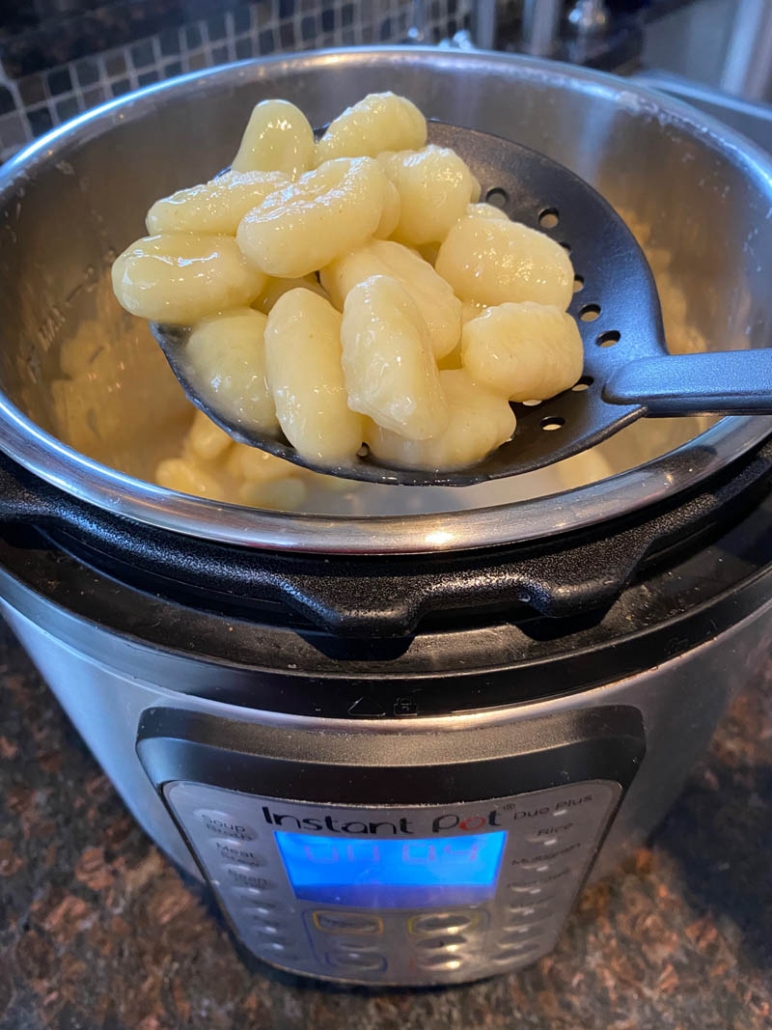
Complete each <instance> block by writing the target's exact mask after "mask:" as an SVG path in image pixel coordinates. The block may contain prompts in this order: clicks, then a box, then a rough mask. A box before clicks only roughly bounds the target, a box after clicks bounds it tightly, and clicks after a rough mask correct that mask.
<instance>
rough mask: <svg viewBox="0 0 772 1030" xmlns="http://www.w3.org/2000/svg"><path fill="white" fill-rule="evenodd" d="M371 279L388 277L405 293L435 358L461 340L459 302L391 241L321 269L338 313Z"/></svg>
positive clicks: (374, 244)
mask: <svg viewBox="0 0 772 1030" xmlns="http://www.w3.org/2000/svg"><path fill="white" fill-rule="evenodd" d="M374 275H388V276H391V278H392V279H396V280H397V282H399V283H401V285H402V286H403V287H404V288H405V289H406V290H407V292H408V293H409V294H410V296H411V297H412V299H413V300H414V301H415V304H416V307H417V308H418V310H419V311H420V312H421V315H422V316H423V319H424V322H425V323H426V328H427V330H428V333H429V339H430V342H431V345H432V352H433V353H434V356H435V358H437V359H440V358H444V357H445V355H446V354H449V353H450V351H452V350H453V348H454V347H455V346H456V345H457V344H458V342H459V340H460V339H461V301H459V299H458V298H457V297H456V296H454V294H453V290H452V289H451V288H450V286H449V285H448V284H447V283H446V282H445V280H444V279H442V278H440V276H439V275H437V273H436V272H435V271H434V269H433V268H432V266H431V265H430V264H429V263H428V262H427V261H424V260H423V258H421V257H419V255H418V254H416V253H415V251H413V250H409V249H408V248H407V247H403V246H402V245H401V244H399V243H394V242H393V241H391V240H372V241H371V242H370V243H368V244H367V245H366V246H364V247H362V248H361V249H360V250H355V251H353V252H352V253H350V254H346V255H345V256H344V257H342V258H339V259H338V260H337V261H334V262H333V263H332V264H331V265H329V266H328V267H327V268H325V269H322V273H321V280H322V285H323V286H324V287H325V289H326V290H327V292H328V293H329V295H330V299H331V300H332V302H333V304H334V305H335V306H336V307H337V308H338V309H340V310H342V308H343V304H344V301H345V299H346V297H347V296H348V294H349V293H350V292H351V290H352V289H353V288H354V287H355V286H356V285H357V284H358V283H361V282H364V280H365V279H370V278H371V277H372V276H374Z"/></svg>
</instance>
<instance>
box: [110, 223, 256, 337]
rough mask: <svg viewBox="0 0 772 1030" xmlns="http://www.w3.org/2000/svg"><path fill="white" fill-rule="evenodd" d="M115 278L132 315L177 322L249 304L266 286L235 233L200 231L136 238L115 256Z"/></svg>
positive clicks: (186, 322) (118, 294) (115, 287)
mask: <svg viewBox="0 0 772 1030" xmlns="http://www.w3.org/2000/svg"><path fill="white" fill-rule="evenodd" d="M112 277H113V290H114V291H115V295H116V297H117V298H118V300H119V301H120V302H121V304H122V305H123V306H124V307H125V308H126V310H127V311H130V312H131V313H132V315H139V316H140V318H148V319H150V320H151V321H153V322H169V323H172V324H177V325H192V324H193V323H194V322H198V320H199V319H201V318H206V317H207V315H213V314H215V313H216V312H217V311H227V310H228V308H236V307H242V306H243V305H245V304H247V305H249V304H251V303H252V301H253V300H256V299H257V298H258V297H259V296H260V291H261V290H262V289H263V286H264V285H265V276H264V275H263V273H262V272H261V271H259V270H258V269H257V268H255V267H254V265H250V264H249V263H248V261H247V259H246V258H245V257H244V255H243V254H242V252H241V250H240V249H239V247H238V244H237V243H236V241H235V240H234V238H233V237H232V236H223V235H208V234H206V233H198V232H195V233H194V232H189V233H187V232H186V233H177V232H170V233H161V234H160V235H158V236H146V237H145V238H144V239H141V240H137V242H136V243H134V244H133V245H132V246H131V247H129V248H128V250H125V251H124V252H123V253H122V254H121V255H120V256H119V257H118V258H116V260H115V262H114V264H113V267H112Z"/></svg>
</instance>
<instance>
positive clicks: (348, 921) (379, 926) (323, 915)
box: [311, 912, 383, 934]
mask: <svg viewBox="0 0 772 1030" xmlns="http://www.w3.org/2000/svg"><path fill="white" fill-rule="evenodd" d="M311 918H312V919H313V921H314V926H315V927H316V929H317V930H321V931H322V933H353V934H378V933H383V920H381V919H380V918H379V917H378V916H369V915H364V914H362V913H360V912H314V913H313V915H312V917H311Z"/></svg>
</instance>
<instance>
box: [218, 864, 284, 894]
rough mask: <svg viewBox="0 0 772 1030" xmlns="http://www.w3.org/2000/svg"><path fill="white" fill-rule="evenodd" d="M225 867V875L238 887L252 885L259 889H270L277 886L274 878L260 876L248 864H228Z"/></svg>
mask: <svg viewBox="0 0 772 1030" xmlns="http://www.w3.org/2000/svg"><path fill="white" fill-rule="evenodd" d="M223 868H224V869H225V875H226V876H227V877H228V879H229V880H230V881H231V883H235V884H236V886H237V887H252V888H253V889H254V890H257V891H270V890H273V888H274V887H275V886H276V884H275V883H274V882H273V881H272V880H267V879H266V878H265V877H264V876H259V875H258V874H257V873H256V872H255V870H254V869H252V868H251V867H250V866H248V865H226V866H224V867H223Z"/></svg>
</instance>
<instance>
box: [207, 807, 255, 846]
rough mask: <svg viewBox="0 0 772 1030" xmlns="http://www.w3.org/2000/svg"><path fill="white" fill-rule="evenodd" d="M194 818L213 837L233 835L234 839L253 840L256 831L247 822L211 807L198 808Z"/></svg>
mask: <svg viewBox="0 0 772 1030" xmlns="http://www.w3.org/2000/svg"><path fill="white" fill-rule="evenodd" d="M195 817H196V819H197V820H198V821H199V822H200V823H201V824H202V825H203V826H204V827H205V829H206V830H207V832H208V833H211V834H212V836H214V837H233V838H235V839H236V840H255V838H256V837H257V831H256V830H255V829H253V827H251V826H249V825H248V824H247V823H243V822H242V821H241V820H240V819H237V818H236V817H235V816H232V815H228V813H227V812H219V811H217V810H215V809H213V808H199V809H197V810H196V812H195Z"/></svg>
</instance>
